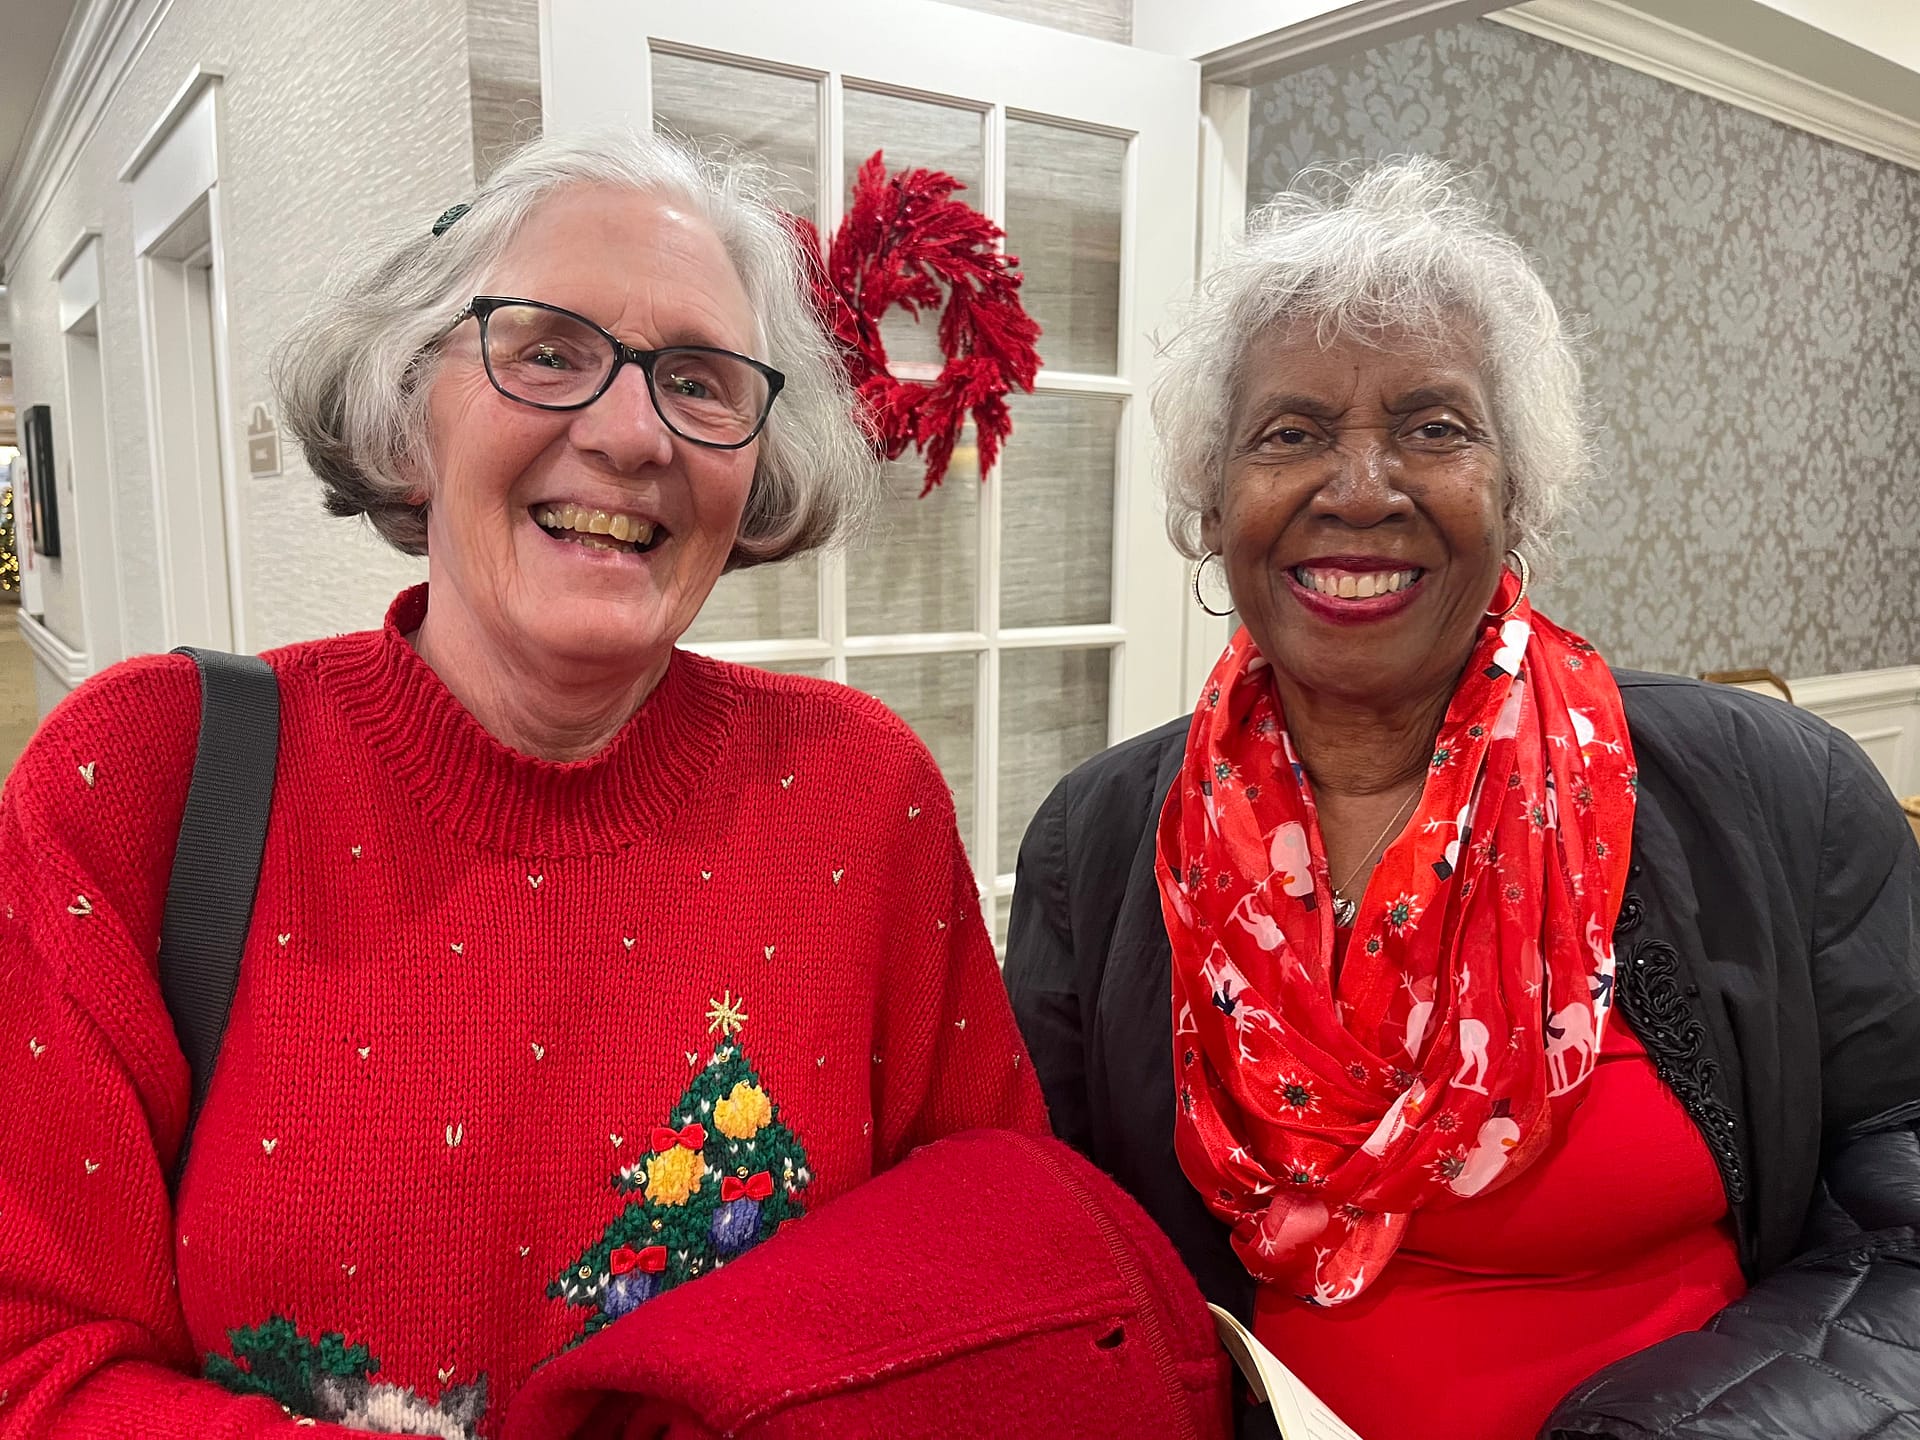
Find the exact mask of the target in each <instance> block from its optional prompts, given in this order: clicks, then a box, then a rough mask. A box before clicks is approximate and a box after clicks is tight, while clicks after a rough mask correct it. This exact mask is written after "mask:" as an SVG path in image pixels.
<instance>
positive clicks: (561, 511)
mask: <svg viewBox="0 0 1920 1440" xmlns="http://www.w3.org/2000/svg"><path fill="white" fill-rule="evenodd" d="M533 518H534V519H535V520H536V521H537V522H538V523H539V524H540V525H542V526H543V527H545V528H546V529H548V530H570V531H572V532H574V533H575V534H577V535H605V536H607V537H608V538H610V539H613V540H618V541H621V542H623V543H627V544H633V545H646V544H648V543H650V542H651V541H652V539H653V530H654V527H653V526H651V525H649V524H648V523H647V522H646V521H644V520H641V519H637V518H636V517H634V516H632V515H622V514H609V513H608V512H607V511H605V510H590V509H588V508H587V507H586V506H584V505H542V506H541V507H540V508H539V509H538V510H537V511H535V512H534V516H533Z"/></svg>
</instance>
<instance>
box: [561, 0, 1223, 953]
mask: <svg viewBox="0 0 1920 1440" xmlns="http://www.w3.org/2000/svg"><path fill="white" fill-rule="evenodd" d="M541 16H542V25H543V34H542V57H543V64H544V67H545V74H544V77H543V79H544V84H543V87H542V88H543V93H544V95H545V97H546V99H545V112H546V113H545V124H546V128H547V129H548V130H549V131H550V132H554V133H559V132H564V131H566V130H571V129H578V128H583V127H586V126H590V125H596V124H605V123H608V122H610V121H625V122H627V123H631V124H636V125H639V124H648V123H652V124H656V125H660V126H664V127H666V128H670V129H672V130H675V131H678V132H680V133H682V134H686V135H690V136H692V137H694V138H695V139H696V140H701V141H724V142H727V143H729V144H731V145H733V146H736V147H739V148H741V149H744V150H747V151H751V152H753V153H755V154H757V155H758V156H760V157H761V158H762V159H764V160H766V161H768V162H769V163H770V164H772V165H773V166H774V168H775V169H776V170H777V171H778V172H779V173H780V175H781V176H782V177H783V178H784V180H785V181H786V182H787V183H788V184H789V185H790V186H791V187H792V195H791V199H790V204H791V206H792V208H793V209H794V210H795V211H796V212H797V213H800V214H804V215H806V216H808V218H810V219H812V220H814V221H815V223H816V224H818V225H819V227H820V229H821V231H822V233H823V234H825V235H829V236H830V235H831V234H832V232H833V230H834V229H835V228H836V227H837V226H838V224H839V222H840V219H841V215H842V213H843V211H844V209H845V203H846V197H847V196H848V194H849V192H850V189H851V185H852V181H853V175H854V172H855V170H857V168H858V167H859V165H860V164H861V162H862V161H864V160H865V159H866V158H867V157H868V156H869V155H871V154H872V153H873V152H874V151H875V150H884V151H885V153H886V164H887V168H888V169H889V171H897V170H899V169H901V168H903V167H906V166H926V167H929V168H932V169H938V170H944V171H946V172H947V173H949V174H951V175H953V176H955V177H956V178H957V179H959V180H960V181H962V182H963V183H964V184H965V185H966V186H967V189H966V190H965V191H964V192H962V193H961V196H960V198H961V199H963V200H965V201H967V202H968V203H969V204H971V205H973V206H974V207H976V208H977V209H979V210H981V211H982V212H984V213H985V214H986V215H988V216H989V217H991V218H992V219H993V220H994V221H996V222H997V223H998V224H1000V225H1001V227H1002V228H1003V229H1005V230H1006V232H1007V240H1006V247H1007V249H1008V250H1009V251H1010V252H1011V253H1012V254H1014V255H1016V256H1018V257H1019V260H1020V268H1021V270H1022V272H1023V273H1024V275H1025V277H1026V279H1025V284H1024V286H1023V289H1022V297H1023V299H1024V301H1025V303H1026V305H1027V308H1028V310H1029V311H1030V312H1031V313H1032V314H1033V315H1034V317H1035V318H1036V319H1037V320H1038V321H1039V323H1040V326H1041V332H1042V333H1041V336H1040V341H1039V350H1040V354H1041V359H1042V370H1041V374H1040V378H1039V383H1038V384H1037V385H1036V386H1035V388H1034V393H1033V394H1032V395H1030V396H1014V397H1010V405H1011V408H1012V412H1013V423H1014V430H1013V436H1012V439H1011V440H1010V441H1009V442H1008V444H1007V446H1006V448H1005V450H1004V452H1003V454H1002V456H1001V458H1000V460H999V463H998V464H996V465H995V467H994V468H993V470H992V471H991V472H990V473H989V474H987V475H986V476H985V477H984V483H982V479H983V477H982V476H981V475H980V473H979V470H978V464H977V457H976V456H975V452H974V451H973V450H972V448H971V447H970V446H969V445H967V444H966V443H964V442H963V445H962V447H961V449H960V450H959V451H958V452H956V455H955V459H954V464H953V465H952V466H951V468H950V469H949V471H948V475H947V479H946V482H945V484H943V485H942V486H941V487H940V488H939V489H937V490H935V491H934V492H933V493H932V494H930V495H928V496H926V497H925V498H924V499H923V498H920V494H919V492H920V487H921V478H922V467H921V465H920V463H919V462H918V460H917V457H915V456H914V455H912V454H911V453H910V454H908V455H907V456H906V457H904V458H903V459H902V460H900V461H898V462H896V463H895V464H894V465H893V466H892V467H891V468H890V470H889V493H888V498H887V502H886V506H885V509H884V511H883V515H882V518H881V521H880V524H879V526H878V527H877V528H878V533H877V534H876V536H875V537H874V538H873V539H872V540H871V541H870V542H869V543H867V544H866V545H865V546H864V548H860V549H856V550H854V551H852V552H851V553H848V554H846V555H830V556H822V557H811V556H810V557H803V558H802V559H799V560H796V561H791V562H788V563H787V564H784V565H778V566H768V567H762V568H760V569H756V570H750V571H747V572H744V573H742V574H739V575H733V576H728V577H726V578H725V579H723V580H722V581H721V582H720V584H719V586H718V588H717V589H716V590H715V592H714V594H713V596H712V598H711V599H710V600H709V601H708V603H707V606H706V608H705V609H704V610H703V611H702V613H701V616H700V619H699V621H698V622H697V624H696V625H695V626H694V628H693V629H692V630H691V631H690V632H689V633H688V636H687V642H686V643H688V644H689V645H691V646H693V647H694V648H697V649H700V650H703V651H706V652H708V653H711V654H715V655H720V656H724V657H725V658H728V659H732V660H739V661H743V662H746V663H749V664H754V665H761V666H766V667H768V668H773V669H780V670H793V671H804V672H806V673H810V674H815V675H821V676H825V677H828V678H830V679H834V680H839V681H843V682H844V683H846V684H849V685H853V686H857V687H858V688H860V689H862V690H867V691H870V692H871V693H873V694H875V695H877V696H879V697H880V698H881V699H882V700H884V701H885V702H886V703H887V704H889V705H890V706H892V708H893V709H894V710H896V711H897V712H898V713H899V714H900V715H901V716H902V717H903V718H904V719H905V720H906V721H907V722H908V723H909V724H911V725H912V726H913V727H914V729H915V730H916V731H917V732H918V733H919V734H920V736H921V738H922V739H923V740H925V741H926V743H927V746H928V748H929V749H931V750H932V752H933V754H934V757H935V759H936V760H937V761H938V762H939V764H940V766H941V769H942V770H943V771H944V773H945V775H946V777H947V781H948V783H949V784H950V785H951V786H952V787H953V791H954V799H955V804H956V807H957V808H958V810H959V815H960V825H961V830H962V833H963V834H964V835H965V837H966V839H967V842H968V847H969V852H970V854H971V855H972V857H973V862H974V867H975V871H976V873H977V875H978V877H979V880H980V886H981V894H982V897H983V902H984V903H985V905H986V907H987V914H988V918H989V921H990V923H992V925H993V928H994V933H995V935H996V937H998V936H1001V935H1003V934H1004V931H1005V915H1006V907H1007V903H1008V898H1009V896H1010V895H1011V892H1012V883H1013V877H1012V873H1011V872H1012V870H1013V862H1014V857H1015V854H1016V852H1017V849H1018V846H1019V842H1020V837H1021V834H1022V832H1023V831H1024V830H1025V828H1026V825H1027V822H1028V821H1029V820H1030V819H1031V818H1032V815H1033V812H1034V810H1035V808H1036V807H1037V806H1038V805H1039V803H1040V801H1041V800H1042V799H1044V798H1045V796H1046V793H1047V791H1048V790H1049V789H1050V788H1051V787H1052V785H1053V783H1054V782H1055V781H1056V780H1057V779H1058V778H1059V777H1060V776H1061V775H1062V774H1064V773H1065V772H1066V771H1067V770H1069V769H1071V768H1072V767H1073V766H1074V765H1076V764H1078V763H1079V762H1080V761H1081V760H1083V759H1085V758H1086V757H1087V756H1089V755H1092V754H1094V753H1095V752H1097V751H1099V750H1101V749H1103V748H1105V747H1106V746H1107V745H1108V744H1110V743H1111V742H1113V741H1114V740H1117V739H1120V738H1122V737H1124V736H1126V735H1130V734H1134V733H1137V732H1138V731H1140V730H1144V729H1147V728H1149V727H1151V726H1153V725H1155V724H1158V723H1159V722H1161V721H1163V720H1165V719H1168V718H1170V717H1171V716H1173V715H1175V714H1177V713H1179V712H1180V711H1181V710H1183V709H1185V708H1186V706H1187V704H1188V703H1189V697H1188V696H1187V695H1186V693H1185V688H1184V685H1183V682H1182V679H1181V639H1182V614H1183V595H1184V585H1185V574H1186V572H1185V569H1184V567H1183V565H1182V563H1181V561H1180V560H1179V558H1178V557H1177V556H1176V555H1175V554H1174V552H1173V550H1172V548H1171V547H1170V546H1169V544H1168V543H1167V540H1166V538H1165V534H1164V531H1163V527H1162V523H1161V509H1160V506H1159V504H1158V499H1157V496H1156V494H1155V489H1154V484H1153V476H1152V473H1151V468H1152V467H1151V455H1152V432H1151V426H1150V423H1149V419H1148V415H1147V406H1146V389H1147V382H1148V380H1149V374H1150V366H1151V362H1152V343H1151V339H1150V337H1151V334H1152V333H1153V332H1154V330H1156V329H1157V328H1158V327H1160V326H1161V325H1162V324H1163V323H1164V321H1165V319H1166V317H1167V306H1168V303H1169V302H1170V301H1172V300H1174V299H1176V298H1178V297H1179V296H1180V295H1181V294H1182V293H1183V292H1184V291H1185V289H1186V287H1187V285H1188V283H1189V281H1190V280H1191V277H1192V273H1193V263H1194V253H1195V219H1196V213H1197V212H1196V202H1195V169H1196V152H1197V138H1196V137H1197V127H1198V117H1199V69H1198V67H1197V66H1196V65H1194V64H1192V63H1191V62H1188V61H1184V60H1178V59H1175V58H1172V57H1169V56H1165V55H1158V54H1151V53H1148V52H1144V51H1138V50H1133V49H1130V48H1129V47H1126V46H1123V45H1115V44H1111V43H1108V42H1106V41H1099V40H1090V39H1086V38H1083V37H1080V36H1074V35H1068V34H1064V33H1061V32H1059V31H1055V30H1051V29H1046V28H1042V27H1039V26H1034V25H1027V24H1023V23H1020V22H1018V21H1012V20H1006V19H1002V18H1000V17H997V16H991V15H983V14H979V13H976V12H973V11H970V10H964V9H960V8H958V7H955V6H951V5H946V4H941V3H937V0H830V3H809V4H794V3H792V0H725V3H714V4H707V5H686V4H671V5H669V4H664V3H657V0H639V3H636V0H543V3H542V10H541ZM883 333H884V336H885V339H886V342H887V347H888V353H889V355H890V356H891V357H892V359H893V361H894V362H895V369H896V371H897V373H899V374H901V375H903V376H918V377H923V378H924V377H930V376H931V375H932V374H934V373H935V372H936V368H937V366H938V363H939V358H940V357H939V352H938V349H937V347H936V346H935V344H934V338H933V323H932V322H931V321H928V322H927V323H925V324H924V325H920V326H916V325H915V324H914V323H913V322H912V321H911V320H908V319H906V318H905V317H904V316H898V315H896V316H894V317H892V318H891V319H890V320H889V322H888V323H887V325H886V326H885V327H884V331H883Z"/></svg>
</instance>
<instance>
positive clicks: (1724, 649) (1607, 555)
mask: <svg viewBox="0 0 1920 1440" xmlns="http://www.w3.org/2000/svg"><path fill="white" fill-rule="evenodd" d="M1252 109H1253V114H1252V145H1251V154H1250V164H1249V190H1250V194H1249V196H1248V199H1249V203H1250V204H1257V203H1258V202H1259V201H1260V200H1261V199H1263V198H1265V196H1266V195H1268V194H1269V193H1271V192H1272V191H1274V190H1276V189H1280V188H1284V187H1285V186H1286V185H1287V183H1288V182H1289V180H1290V179H1291V178H1292V177H1293V176H1294V175H1295V174H1296V173H1297V172H1298V171H1299V170H1300V169H1301V168H1303V167H1304V166H1306V165H1309V164H1314V163H1322V162H1328V161H1341V160H1349V159H1356V158H1369V157H1380V156H1385V155H1391V154H1405V153H1410V152H1418V153H1426V154H1433V155H1438V156H1443V157H1445V158H1448V159H1450V160H1453V161H1455V162H1457V163H1459V164H1462V165H1465V166H1469V167H1473V168H1474V169H1475V170H1476V171H1477V178H1478V183H1479V188H1480V190H1481V193H1482V194H1484V195H1486V196H1487V197H1488V198H1489V199H1490V200H1491V201H1492V202H1493V203H1494V205H1495V208H1496V213H1498V214H1499V215H1500V216H1501V219H1502V223H1504V224H1505V225H1506V226H1507V227H1508V228H1509V229H1510V230H1511V231H1512V232H1513V233H1514V234H1515V235H1517V236H1518V237H1519V239H1520V240H1521V242H1522V243H1523V244H1524V245H1526V246H1527V248H1528V250H1529V251H1530V252H1531V253H1532V254H1533V255H1534V257H1535V259H1536V263H1537V264H1538V266H1539V268H1540V271H1541V273H1542V275H1543V276H1544V277H1545V280H1546V283H1547V286H1548V288H1549V289H1550V290H1551V291H1552V292H1553V295H1554V297H1555V299H1556V300H1558V301H1559V303H1560V304H1561V306H1562V307H1563V308H1565V309H1568V310H1572V311H1575V312H1578V313H1581V314H1584V315H1585V316H1587V317H1589V330H1590V333H1589V337H1588V347H1587V348H1588V355H1587V364H1586V374H1587V380H1588V386H1589V392H1590V395H1591V398H1592V401H1593V405H1594V408H1595V411H1596V414H1597V418H1598V419H1599V420H1600V422H1601V424H1602V426H1603V435H1602V446H1603V454H1604V456H1605V465H1604V472H1603V476H1602V478H1601V480H1600V481H1599V482H1598V483H1597V484H1596V486H1595V487H1594V491H1593V493H1592V494H1591V496H1590V497H1589V503H1588V505H1587V507H1586V509H1585V510H1584V512H1583V513H1581V514H1579V515H1577V516H1576V517H1575V518H1574V520H1573V522H1572V526H1571V530H1572V533H1571V535H1570V537H1569V539H1568V542H1567V543H1566V545H1565V546H1564V557H1565V558H1564V559H1563V560H1562V561H1561V562H1560V564H1559V567H1558V569H1557V571H1556V573H1555V574H1554V576H1553V577H1552V578H1551V579H1549V580H1548V581H1547V582H1545V584H1544V585H1543V587H1542V594H1543V601H1544V603H1543V608H1545V609H1546V610H1547V612H1548V613H1550V614H1551V615H1552V616H1553V617H1554V618H1555V619H1557V620H1559V621H1561V622H1562V623H1564V624H1567V625H1570V626H1572V627H1573V628H1575V629H1577V630H1580V631H1582V632H1584V633H1585V634H1586V635H1587V636H1588V637H1589V638H1591V639H1592V640H1593V641H1594V643H1595V644H1597V645H1599V646H1600V647H1601V648H1602V652H1603V653H1604V654H1606V655H1608V656H1609V657H1611V658H1612V659H1613V660H1614V661H1615V662H1616V663H1618V664H1622V665H1634V666H1640V667H1645V668H1651V669H1659V670H1672V671H1679V672H1683V673H1696V672H1698V671H1701V670H1709V669H1716V670H1717V669H1729V668H1734V667H1739V666H1748V665H1771V666H1772V667H1773V668H1774V669H1775V670H1777V671H1779V672H1780V673H1782V674H1784V675H1787V676H1789V677H1793V676H1809V675H1821V674H1829V673H1833V672H1837V671H1846V670H1867V669H1875V668H1878V667H1881V666H1889V665H1904V664H1911V663H1915V662H1920V173H1915V172H1913V171H1910V170H1906V169H1903V168H1902V167H1900V166H1897V165H1894V164H1891V163H1889V162H1885V161H1881V160H1876V159H1873V158H1871V157H1869V156H1866V155H1863V154H1861V153H1859V152H1857V151H1854V150H1850V149H1847V148H1846V147H1844V146H1841V145H1837V144H1832V143H1830V142H1827V141H1824V140H1820V139H1816V138H1814V137H1813V136H1810V135H1807V134H1805V133H1803V132H1801V131H1798V130H1793V129H1790V128H1788V127H1786V126H1783V125H1778V124H1775V123H1774V122H1772V121H1769V120H1765V119H1762V118H1761V117H1759V116H1757V115H1753V114H1749V113H1748V112H1746V111H1744V110H1738V109H1735V108H1733V107H1731V106H1728V105H1724V104H1721V103H1719V102H1717V101H1714V100H1710V99H1707V98H1706V97H1704V96H1700V95H1696V94H1693V93H1692V92H1690V91H1686V90H1681V89H1679V88H1677V87H1675V86H1672V85H1669V84H1666V83H1665V82H1663V81H1659V80H1655V79H1653V78H1651V77H1649V76H1645V75H1641V74H1639V73H1637V72H1635V71H1631V70H1626V69H1623V68H1621V67H1619V66H1616V65H1612V64H1609V63H1608V62H1606V61H1603V60H1599V59H1595V58H1593V57H1590V56H1587V55H1583V54H1579V53H1576V52H1574V51H1571V50H1567V49H1565V48H1564V47H1561V46H1558V45H1554V44H1552V43H1550V42H1547V41H1543V40H1539V39H1536V38H1534V37H1532V36H1528V35H1522V34H1519V33H1518V32H1515V31H1513V30H1509V29H1507V28H1505V27H1503V26H1500V25H1498V24H1494V23H1491V22H1487V21H1472V22H1469V23H1467V24H1464V25H1461V26H1458V27H1455V28H1451V29H1447V30H1442V31H1439V32H1437V33H1435V34H1431V35H1425V36H1418V37H1414V38H1412V39H1408V40H1404V41H1399V42H1396V43H1394V44H1391V45H1387V46H1383V47H1381V48H1379V49H1376V50H1371V51H1368V52H1367V53H1366V54H1364V55H1359V56H1356V57H1354V58H1352V59H1350V60H1347V61H1344V62H1341V63H1339V64H1336V65H1331V66H1323V67H1320V68H1317V69H1314V70H1311V71H1307V72H1304V73H1302V74H1298V75H1293V76H1289V77H1287V78H1286V79H1284V80H1281V81H1277V82H1272V83H1269V84H1266V85H1262V86H1260V87H1258V88H1256V89H1255V91H1254V92H1253V107H1252Z"/></svg>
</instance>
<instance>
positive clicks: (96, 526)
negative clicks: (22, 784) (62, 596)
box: [58, 236, 125, 673]
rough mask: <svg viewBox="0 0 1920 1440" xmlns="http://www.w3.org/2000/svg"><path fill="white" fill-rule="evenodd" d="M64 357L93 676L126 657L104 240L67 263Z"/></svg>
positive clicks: (78, 563) (78, 555) (83, 615)
mask: <svg viewBox="0 0 1920 1440" xmlns="http://www.w3.org/2000/svg"><path fill="white" fill-rule="evenodd" d="M58 281H59V286H60V328H61V332H62V334H61V359H62V362H63V367H62V368H63V370H64V372H65V379H66V391H67V455H68V457H69V460H68V465H67V471H68V483H69V485H70V486H71V500H72V503H71V505H70V507H69V514H70V516H71V524H72V527H73V537H74V542H73V543H74V561H73V564H74V572H73V573H74V574H75V575H76V576H77V578H78V583H79V587H80V627H81V647H82V649H83V650H84V651H85V653H86V668H87V670H88V672H89V673H94V672H98V671H100V670H104V669H106V667H107V666H109V665H111V664H113V663H114V662H115V661H117V660H119V659H120V658H121V656H122V655H124V654H125V646H124V641H123V639H122V632H121V615H120V557H119V551H118V547H117V544H116V540H115V524H114V491H113V477H112V474H111V472H110V470H109V461H108V443H107V394H106V374H105V371H104V368H103V357H102V355H101V353H100V241H99V239H98V238H97V237H92V236H90V237H88V238H87V239H86V240H85V241H84V242H83V243H82V244H81V246H80V249H79V251H78V252H77V253H76V254H75V255H74V256H73V258H72V259H71V260H69V261H68V262H67V264H66V265H65V266H64V267H62V269H61V271H60V274H59V277H58Z"/></svg>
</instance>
